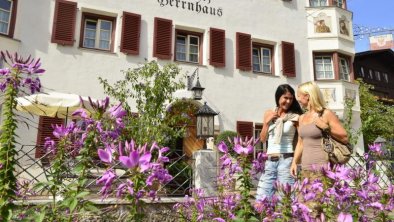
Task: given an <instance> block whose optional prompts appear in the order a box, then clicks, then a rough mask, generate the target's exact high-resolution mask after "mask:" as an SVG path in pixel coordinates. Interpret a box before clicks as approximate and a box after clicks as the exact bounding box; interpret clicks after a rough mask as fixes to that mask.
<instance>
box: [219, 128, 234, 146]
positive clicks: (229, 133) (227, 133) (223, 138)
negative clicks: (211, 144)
mask: <svg viewBox="0 0 394 222" xmlns="http://www.w3.org/2000/svg"><path fill="white" fill-rule="evenodd" d="M237 136H238V133H237V132H234V131H231V130H226V131H223V132H221V133H220V134H219V135H218V136H217V137H216V140H215V144H216V146H217V145H218V144H219V143H220V142H222V141H224V143H225V144H226V145H227V147H232V144H231V142H230V141H229V138H230V140H231V141H232V140H233V138H234V137H237Z"/></svg>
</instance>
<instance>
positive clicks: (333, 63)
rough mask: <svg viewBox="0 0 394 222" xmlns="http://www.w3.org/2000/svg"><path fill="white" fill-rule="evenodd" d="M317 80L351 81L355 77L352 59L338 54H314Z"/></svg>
mask: <svg viewBox="0 0 394 222" xmlns="http://www.w3.org/2000/svg"><path fill="white" fill-rule="evenodd" d="M313 58H314V66H315V67H314V68H315V78H316V80H324V79H332V80H345V81H350V80H351V79H352V76H353V69H352V67H351V57H349V56H347V55H343V54H339V53H338V52H321V53H314V56H313Z"/></svg>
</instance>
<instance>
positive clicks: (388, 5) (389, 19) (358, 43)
mask: <svg viewBox="0 0 394 222" xmlns="http://www.w3.org/2000/svg"><path fill="white" fill-rule="evenodd" d="M346 2H347V9H348V10H349V11H352V12H353V24H357V25H359V26H365V27H368V28H370V29H377V28H386V29H391V30H393V31H391V33H392V34H393V33H394V12H393V9H394V0H347V1H346ZM383 34H387V33H383ZM355 48H356V52H362V51H368V50H369V42H368V37H366V38H363V39H355Z"/></svg>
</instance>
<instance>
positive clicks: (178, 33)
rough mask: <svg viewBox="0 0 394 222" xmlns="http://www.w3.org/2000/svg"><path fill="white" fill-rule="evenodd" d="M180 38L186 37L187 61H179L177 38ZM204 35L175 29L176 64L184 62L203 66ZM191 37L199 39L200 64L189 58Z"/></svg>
mask: <svg viewBox="0 0 394 222" xmlns="http://www.w3.org/2000/svg"><path fill="white" fill-rule="evenodd" d="M178 36H185V37H186V60H177V58H176V57H177V55H176V54H177V38H178ZM203 36H204V34H203V33H199V32H192V31H187V30H183V29H175V38H174V41H175V42H174V61H176V62H184V63H191V64H199V65H201V64H202V61H203V59H202V57H203V56H202V55H203V47H202V46H203ZM190 37H198V62H193V61H190V59H188V58H189V49H190V40H189V39H190Z"/></svg>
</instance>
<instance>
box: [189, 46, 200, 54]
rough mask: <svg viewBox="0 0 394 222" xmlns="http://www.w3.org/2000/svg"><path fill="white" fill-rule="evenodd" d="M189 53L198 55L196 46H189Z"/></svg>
mask: <svg viewBox="0 0 394 222" xmlns="http://www.w3.org/2000/svg"><path fill="white" fill-rule="evenodd" d="M190 53H196V54H198V46H194V45H191V46H190Z"/></svg>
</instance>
